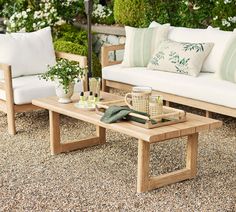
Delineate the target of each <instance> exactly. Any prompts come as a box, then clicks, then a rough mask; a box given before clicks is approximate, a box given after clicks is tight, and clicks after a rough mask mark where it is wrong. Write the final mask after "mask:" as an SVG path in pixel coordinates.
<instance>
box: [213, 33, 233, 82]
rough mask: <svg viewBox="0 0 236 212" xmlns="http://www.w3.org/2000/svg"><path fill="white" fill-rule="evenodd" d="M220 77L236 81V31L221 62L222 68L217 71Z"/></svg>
mask: <svg viewBox="0 0 236 212" xmlns="http://www.w3.org/2000/svg"><path fill="white" fill-rule="evenodd" d="M216 76H217V77H218V78H220V79H223V80H227V81H231V82H234V83H236V32H234V33H233V34H232V36H231V38H230V40H229V41H228V43H227V44H226V47H225V50H224V52H223V56H222V59H221V63H220V69H219V70H218V71H217V72H216Z"/></svg>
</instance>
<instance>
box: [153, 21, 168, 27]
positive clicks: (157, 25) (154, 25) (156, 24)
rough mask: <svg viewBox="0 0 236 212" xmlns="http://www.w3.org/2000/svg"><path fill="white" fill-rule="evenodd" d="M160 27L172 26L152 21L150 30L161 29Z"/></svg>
mask: <svg viewBox="0 0 236 212" xmlns="http://www.w3.org/2000/svg"><path fill="white" fill-rule="evenodd" d="M159 26H170V24H169V23H166V24H160V23H158V22H156V21H152V22H151V23H150V25H149V28H154V27H159Z"/></svg>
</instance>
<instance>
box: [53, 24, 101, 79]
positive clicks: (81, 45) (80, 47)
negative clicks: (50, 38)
mask: <svg viewBox="0 0 236 212" xmlns="http://www.w3.org/2000/svg"><path fill="white" fill-rule="evenodd" d="M54 40H55V42H54V48H55V50H56V51H62V52H67V53H72V54H78V55H82V56H87V55H88V36H87V32H86V31H84V30H80V29H78V28H76V27H74V26H72V25H69V24H64V25H61V26H57V27H56V28H55V29H54ZM92 60H93V63H92V74H93V76H94V77H100V76H101V64H100V61H99V59H98V57H97V55H96V54H95V53H93V55H92Z"/></svg>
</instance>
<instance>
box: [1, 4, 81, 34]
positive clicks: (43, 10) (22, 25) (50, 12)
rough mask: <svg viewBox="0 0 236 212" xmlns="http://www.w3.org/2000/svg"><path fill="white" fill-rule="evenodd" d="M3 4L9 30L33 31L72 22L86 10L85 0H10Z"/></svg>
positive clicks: (3, 13) (3, 12)
mask: <svg viewBox="0 0 236 212" xmlns="http://www.w3.org/2000/svg"><path fill="white" fill-rule="evenodd" d="M3 6H4V9H3V11H2V15H3V16H4V17H5V19H6V22H5V23H6V25H7V31H9V32H18V31H27V32H31V31H35V30H38V29H41V28H44V27H46V26H55V25H58V24H62V23H63V22H65V21H66V22H70V23H72V22H73V20H74V18H75V17H76V16H77V15H78V13H83V11H84V4H83V0H44V1H39V0H16V1H14V0H10V1H8V2H4V4H3Z"/></svg>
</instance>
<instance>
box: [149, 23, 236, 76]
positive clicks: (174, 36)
mask: <svg viewBox="0 0 236 212" xmlns="http://www.w3.org/2000/svg"><path fill="white" fill-rule="evenodd" d="M150 26H151V27H155V26H158V23H156V25H155V23H153V22H152V23H151V25H150ZM150 26H149V27H150ZM232 34H233V32H227V31H222V30H218V29H217V28H212V27H208V28H207V29H192V28H185V27H173V26H171V27H170V30H169V34H168V39H170V40H173V41H177V42H190V43H214V46H213V48H212V50H211V52H210V54H209V55H208V57H207V58H206V60H205V62H204V63H203V66H202V72H212V73H215V72H219V71H220V67H221V61H222V59H223V57H224V52H226V51H227V46H228V45H227V44H228V43H229V41H230V40H231V36H232Z"/></svg>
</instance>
